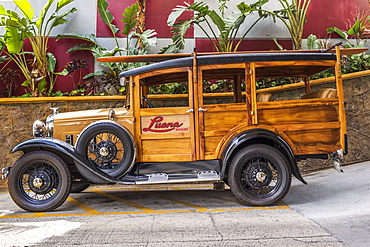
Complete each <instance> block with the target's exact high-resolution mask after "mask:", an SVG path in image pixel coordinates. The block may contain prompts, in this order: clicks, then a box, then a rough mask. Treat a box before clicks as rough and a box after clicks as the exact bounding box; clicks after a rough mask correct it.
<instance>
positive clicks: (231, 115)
mask: <svg viewBox="0 0 370 247" xmlns="http://www.w3.org/2000/svg"><path fill="white" fill-rule="evenodd" d="M204 120H205V121H204V122H205V126H204V129H205V131H210V130H218V131H222V130H226V131H229V130H230V129H232V128H233V127H235V126H236V125H238V124H240V123H242V122H245V121H246V120H247V113H246V111H226V112H218V113H212V112H205V113H204Z"/></svg>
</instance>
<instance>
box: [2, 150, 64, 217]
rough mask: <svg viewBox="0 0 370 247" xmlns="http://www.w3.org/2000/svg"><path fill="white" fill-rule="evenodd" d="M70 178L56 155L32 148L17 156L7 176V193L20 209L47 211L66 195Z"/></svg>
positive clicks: (58, 203)
mask: <svg viewBox="0 0 370 247" xmlns="http://www.w3.org/2000/svg"><path fill="white" fill-rule="evenodd" d="M70 188H71V177H70V172H69V169H68V166H67V165H66V164H65V163H64V161H63V160H62V159H61V158H60V157H59V156H57V155H55V154H53V153H50V152H47V151H34V152H30V153H27V154H25V155H23V156H22V157H20V158H19V159H18V160H17V162H16V163H15V165H14V166H13V167H12V170H11V173H10V176H9V192H10V195H11V197H12V198H13V200H14V202H15V203H16V204H17V205H18V206H20V207H21V208H23V209H25V210H27V211H32V212H38V211H50V210H54V209H55V208H57V207H59V206H60V205H61V204H62V203H63V202H64V201H65V200H66V199H67V197H68V194H69V191H70Z"/></svg>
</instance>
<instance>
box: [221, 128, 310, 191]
mask: <svg viewBox="0 0 370 247" xmlns="http://www.w3.org/2000/svg"><path fill="white" fill-rule="evenodd" d="M250 144H267V145H270V146H272V147H274V148H276V149H278V150H279V151H280V152H281V153H282V154H283V155H284V156H285V157H286V158H287V160H288V162H289V166H290V169H291V171H292V173H293V175H294V176H295V177H296V178H297V179H298V180H299V181H301V182H302V183H304V184H307V182H306V181H305V180H304V179H303V177H302V175H301V173H300V172H299V169H298V166H297V162H296V159H295V157H294V154H293V151H292V149H291V148H290V146H289V144H288V143H287V142H286V141H285V140H284V139H283V138H281V137H280V136H279V135H277V134H276V133H274V132H272V131H270V130H266V129H250V130H246V131H243V132H241V133H238V134H237V135H235V136H234V137H233V138H232V139H231V140H230V141H229V142H228V143H227V144H226V146H225V148H224V149H223V152H222V155H221V160H222V164H223V167H222V170H221V175H222V177H225V175H226V169H227V166H228V164H229V163H230V161H231V159H232V157H233V154H234V153H235V152H236V151H238V150H239V149H240V148H242V147H245V146H246V145H250Z"/></svg>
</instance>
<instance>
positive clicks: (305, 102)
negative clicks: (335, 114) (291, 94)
mask: <svg viewBox="0 0 370 247" xmlns="http://www.w3.org/2000/svg"><path fill="white" fill-rule="evenodd" d="M338 104H339V102H338V99H333V98H329V99H322V98H320V99H318V98H317V99H316V98H315V99H302V100H282V101H269V102H258V103H257V109H258V110H261V109H281V108H301V107H305V106H328V105H329V106H337V105H338Z"/></svg>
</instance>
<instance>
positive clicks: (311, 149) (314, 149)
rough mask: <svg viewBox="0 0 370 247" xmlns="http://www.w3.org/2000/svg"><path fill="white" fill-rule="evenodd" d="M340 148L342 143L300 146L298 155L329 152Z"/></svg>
mask: <svg viewBox="0 0 370 247" xmlns="http://www.w3.org/2000/svg"><path fill="white" fill-rule="evenodd" d="M340 148H341V146H340V145H320V146H298V147H297V153H296V155H307V154H328V153H332V152H334V151H335V150H338V149H340Z"/></svg>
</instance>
